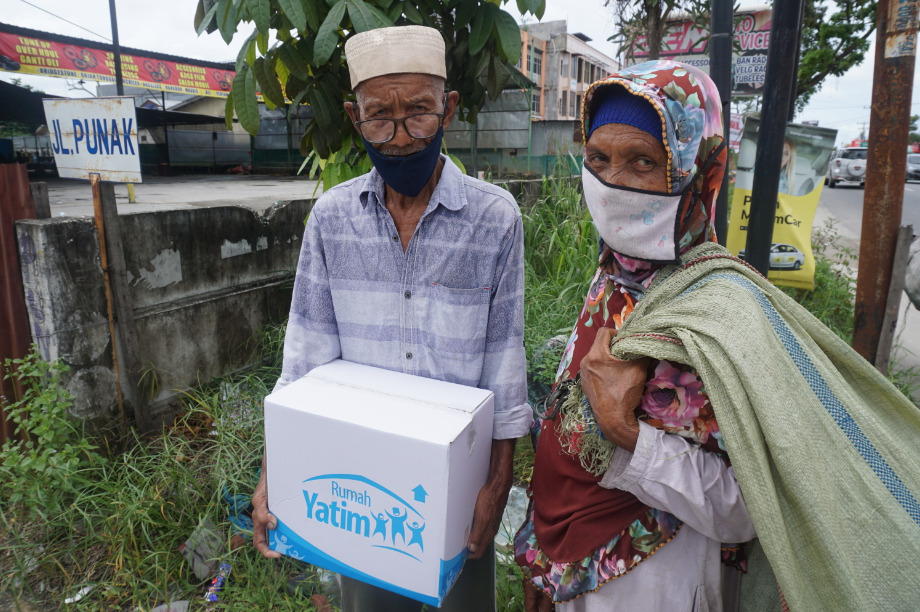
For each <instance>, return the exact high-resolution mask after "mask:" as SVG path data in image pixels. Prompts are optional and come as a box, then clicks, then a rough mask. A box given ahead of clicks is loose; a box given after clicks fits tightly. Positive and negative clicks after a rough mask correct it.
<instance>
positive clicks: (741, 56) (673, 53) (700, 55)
mask: <svg viewBox="0 0 920 612" xmlns="http://www.w3.org/2000/svg"><path fill="white" fill-rule="evenodd" d="M735 15H736V18H737V22H736V24H735V32H734V35H733V40H734V42H735V43H736V48H735V52H734V53H733V54H732V94H733V95H760V94H761V93H762V91H763V83H764V77H765V76H766V72H767V49H768V48H769V47H770V27H771V25H772V22H773V12H772V11H771V10H770V9H763V10H754V11H738V12H737V13H735ZM661 47H662V48H661V55H660V57H661V59H671V60H675V61H678V62H684V63H687V64H692V65H694V66H696V67H697V68H699V69H701V70H702V71H703V72H705V73H706V74H709V28H708V27H706V26H701V25H699V24H695V23H694V22H693V21H691V20H689V19H683V20H675V21H668V23H667V27H666V29H665V34H664V37H663V38H662V40H661ZM628 55H631V56H632V57H634V58H635V59H636V61H643V60H644V59H645V58H647V57H648V55H649V52H648V42H647V40H646V37H645V36H639V37H638V38H637V39H636V41H635V44H634V45H633V47H632V48H631V49H630V53H629V54H628Z"/></svg>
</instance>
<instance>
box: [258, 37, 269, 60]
mask: <svg viewBox="0 0 920 612" xmlns="http://www.w3.org/2000/svg"><path fill="white" fill-rule="evenodd" d="M256 47H257V48H258V49H259V53H260V54H262V55H265V54H267V53H268V34H262V33H261V32H259V33H258V34H257V35H256Z"/></svg>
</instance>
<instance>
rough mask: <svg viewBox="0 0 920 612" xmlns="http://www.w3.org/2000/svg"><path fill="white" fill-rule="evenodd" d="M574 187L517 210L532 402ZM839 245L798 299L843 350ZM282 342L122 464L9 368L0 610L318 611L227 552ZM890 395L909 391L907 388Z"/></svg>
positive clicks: (584, 254)
mask: <svg viewBox="0 0 920 612" xmlns="http://www.w3.org/2000/svg"><path fill="white" fill-rule="evenodd" d="M561 165H562V166H567V165H568V163H567V161H566V160H563V163H562V164H561ZM567 175H568V172H563V171H560V172H558V173H557V176H551V177H546V178H544V179H543V184H542V193H541V196H540V197H539V198H538V199H537V200H536V202H535V203H534V204H533V205H531V206H528V207H526V209H525V210H524V231H525V276H526V283H527V284H526V287H527V294H526V301H525V339H526V344H527V358H528V360H529V363H530V364H531V367H530V370H531V372H530V378H531V381H530V383H531V389H532V390H533V391H534V393H539V392H540V390H541V389H542V390H544V391H545V389H546V388H547V386H548V385H549V384H551V382H552V378H553V376H554V374H555V369H556V364H557V363H558V358H559V355H558V353H559V351H560V349H559V348H558V347H557V348H549V349H546V348H544V347H546V344H547V340H548V339H550V338H552V337H554V336H556V335H559V334H566V335H567V334H568V333H569V331H570V329H571V326H572V325H573V323H574V321H575V317H576V315H577V313H578V311H579V309H580V308H581V305H582V300H583V296H584V293H585V291H586V289H587V285H588V283H589V281H590V278H591V276H592V274H593V272H594V269H595V266H596V257H595V255H596V253H597V234H596V232H595V230H594V227H593V225H592V224H591V220H590V216H589V215H588V212H587V210H586V208H585V207H584V206H583V204H582V201H581V193H580V187H579V182H578V179H577V178H572V177H570V176H567ZM837 243H838V240H837V238H836V233H835V232H834V231H833V227H828V228H823V229H821V230H819V231H818V232H816V234H815V247H816V248H815V252H816V258H817V261H818V272H817V274H816V283H815V290H814V291H812V292H804V291H794V290H793V291H792V295H793V296H794V297H796V298H797V299H798V300H799V301H801V302H802V303H803V304H804V305H805V306H806V307H808V308H809V310H811V311H812V312H814V313H815V314H816V315H817V316H818V318H819V319H821V320H822V321H823V322H824V323H825V324H826V325H828V326H829V327H831V328H832V329H834V330H835V331H836V332H837V333H838V334H840V335H841V336H842V337H844V338H846V339H848V337H849V333H850V330H851V328H852V317H853V278H852V273H851V272H850V271H849V268H848V267H847V266H846V264H847V263H848V262H849V261H851V257H852V256H853V254H852V253H851V252H847V251H846V250H845V249H842V248H841V247H839V245H838V244H837ZM283 338H284V327H283V326H274V327H270V328H267V329H266V330H265V332H264V334H263V339H262V343H261V351H262V352H261V357H262V360H261V365H260V367H258V368H255V369H253V370H252V371H250V372H248V373H246V374H244V375H237V376H234V377H231V378H227V379H223V380H219V381H215V382H213V383H211V384H208V385H205V386H203V387H201V388H199V389H196V390H195V391H193V392H191V393H189V394H187V395H186V396H185V397H184V400H183V401H184V411H183V412H182V413H181V415H180V416H179V417H178V418H177V420H176V421H175V422H174V423H173V424H172V425H171V426H169V427H168V428H165V429H164V430H163V432H162V434H161V435H158V436H154V437H151V438H148V439H136V438H132V439H129V440H127V441H123V442H127V443H126V444H124V447H125V448H128V449H129V450H126V451H123V452H122V451H120V450H119V449H115V448H109V447H106V446H105V445H103V444H102V443H101V442H98V441H93V440H90V439H88V438H87V437H86V436H85V435H84V433H83V432H82V431H81V430H80V429H79V428H78V427H77V425H75V424H74V422H72V421H70V420H68V419H67V418H66V416H65V415H66V409H67V406H68V405H69V398H68V397H67V394H66V391H64V389H63V388H62V387H61V385H59V384H57V382H56V381H57V380H58V378H57V376H58V375H59V372H58V370H57V369H56V368H55V367H54V366H52V365H49V364H43V363H42V362H40V360H35V359H34V358H33V359H30V360H28V361H27V362H24V363H20V364H18V366H16V365H15V364H7V365H8V368H7V374H9V375H16V376H19V377H21V378H22V379H23V380H24V382H25V384H24V386H25V388H26V389H27V394H26V395H24V396H23V397H21V398H16V399H17V400H18V402H17V403H16V405H15V406H14V408H13V410H12V412H13V413H14V417H15V418H17V419H19V420H18V421H17V422H19V424H20V425H21V426H22V427H23V428H24V429H25V430H26V431H29V432H30V434H31V436H32V438H31V439H32V443H31V446H27V447H17V446H15V445H12V443H11V444H10V445H7V446H5V447H4V448H3V449H2V450H0V609H5V608H4V604H5V603H6V604H9V603H10V602H11V601H27V602H29V603H30V604H31V605H32V606H33V607H35V608H38V609H41V610H60V609H65V608H66V609H67V610H80V611H83V610H85V611H95V610H125V611H133V610H144V611H146V610H150V609H151V608H153V607H154V606H156V605H159V604H162V603H165V602H166V601H169V600H173V601H177V600H182V599H188V600H190V601H192V605H191V607H190V609H191V610H203V609H206V608H207V609H209V610H246V611H249V610H306V611H309V610H311V609H312V607H311V605H310V603H309V595H310V594H311V593H312V592H313V591H314V590H319V589H321V588H322V586H321V577H320V576H319V574H318V573H317V571H316V570H315V569H313V568H311V567H310V566H306V565H304V564H302V563H300V562H297V561H295V560H293V559H290V558H282V559H278V560H274V561H267V560H265V559H263V558H262V557H261V556H260V555H259V554H258V553H256V551H255V550H254V549H253V548H252V546H251V545H249V544H247V545H245V546H242V547H239V548H236V549H235V550H229V549H230V546H231V543H232V541H233V540H232V535H233V529H234V528H233V525H232V524H231V522H230V521H229V520H228V515H229V512H230V506H229V505H228V503H227V496H232V495H244V496H248V495H249V494H250V493H251V491H252V489H253V485H254V484H255V482H256V480H257V478H258V467H259V466H258V462H259V460H260V459H261V455H262V447H263V437H262V435H263V430H262V409H261V406H262V398H263V397H264V396H265V395H266V394H267V393H268V392H269V390H270V388H271V386H272V385H273V384H274V381H275V380H276V379H277V377H278V374H279V372H280V367H281V347H282V344H283ZM10 365H12V366H13V367H12V368H10V367H9V366H10ZM17 367H18V370H17ZM155 374H156V373H155V370H153V369H150V371H149V375H148V379H147V380H148V387H149V389H155V388H156V384H157V383H156V376H155ZM895 382H896V384H899V387H900V388H902V390H905V391H910V390H912V389H915V386H914V385H915V383H914V382H913V379H912V378H911V377H910V373H906V374H905V373H901V374H898V375H897V377H896V378H895ZM29 393H31V395H29ZM532 464H533V449H532V447H531V444H530V441H529V439H528V438H527V437H525V438H522V439H521V440H519V441H518V445H517V452H516V454H515V460H514V471H515V479H516V481H517V482H518V484H526V483H527V482H528V481H529V477H530V473H531V469H532ZM203 519H207V520H209V521H211V522H212V523H213V524H214V525H216V526H217V528H218V530H219V532H220V533H221V534H223V536H222V537H223V539H224V542H225V545H226V547H227V549H228V552H226V554H225V555H224V557H223V560H225V561H227V562H229V563H230V564H231V566H232V573H231V577H230V580H229V582H228V585H227V587H226V589H225V591H223V592H222V593H221V595H220V601H218V602H217V603H216V604H212V605H206V604H205V602H204V601H203V599H202V597H203V594H204V590H205V585H203V584H202V583H200V582H199V581H197V580H196V579H195V578H194V575H193V573H192V571H191V568H190V567H189V564H188V563H187V562H186V560H185V558H184V557H183V556H182V555H181V554H180V553H179V550H178V549H179V547H180V546H181V545H182V543H183V542H184V541H185V540H186V538H188V536H189V535H190V534H191V533H192V531H193V530H194V529H195V527H196V526H197V525H198V524H199V522H200V521H202V520H203ZM295 576H302V580H301V586H302V593H303V594H302V595H298V594H290V593H288V592H287V590H286V585H287V584H288V581H289V580H291V579H292V578H293V577H295ZM520 577H521V575H520V571H519V570H518V568H517V566H516V565H515V564H514V563H513V562H512V561H511V560H510V559H508V558H503V559H501V560H500V562H499V567H498V609H499V610H502V611H506V610H508V611H519V610H523V593H522V588H521V581H520ZM85 587H90V588H91V590H90V591H89V592H88V593H87V594H85V595H84V596H83V597H82V598H81V599H80V600H79V601H77V602H75V603H72V604H70V605H65V604H64V603H63V602H64V600H65V598H68V597H73V596H74V595H75V594H77V593H78V592H80V590H81V589H84V588H85ZM4 594H5V595H4Z"/></svg>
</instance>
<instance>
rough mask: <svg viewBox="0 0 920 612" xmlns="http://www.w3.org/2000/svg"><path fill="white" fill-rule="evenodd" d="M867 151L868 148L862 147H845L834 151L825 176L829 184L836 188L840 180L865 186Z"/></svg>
mask: <svg viewBox="0 0 920 612" xmlns="http://www.w3.org/2000/svg"><path fill="white" fill-rule="evenodd" d="M866 153H867V150H866V149H863V148H861V147H845V148H842V149H837V150H836V151H834V156H833V157H831V161H830V164H828V166H827V176H826V177H825V178H824V182H825V183H827V186H828V187H831V188H834V187H836V186H837V183H839V182H840V181H849V182H853V183H859V186H860V187H865V186H866Z"/></svg>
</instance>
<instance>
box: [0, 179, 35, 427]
mask: <svg viewBox="0 0 920 612" xmlns="http://www.w3.org/2000/svg"><path fill="white" fill-rule="evenodd" d="M34 218H35V204H34V203H33V202H32V195H31V193H30V191H29V176H28V173H27V172H26V167H25V165H24V164H0V364H2V363H3V361H4V360H6V359H16V358H19V357H24V356H25V355H26V353H28V352H29V345H30V343H31V338H30V335H29V319H28V316H27V313H26V305H25V300H24V299H23V293H22V278H21V276H20V274H19V249H18V248H17V246H16V231H15V229H14V227H13V223H14V222H15V221H18V220H19V219H34ZM4 374H5V372H4ZM21 391H22V390H21V389H20V388H18V385H14V384H13V382H12V381H9V380H6V379H5V378H4V380H3V387H2V397H0V443H2V442H4V441H6V440H7V439H9V438H12V437H14V435H13V432H14V430H15V428H16V427H15V424H14V423H11V422H9V421H8V420H7V415H6V407H7V405H8V403H12V402H13V401H15V400H16V398H18V397H20V395H21Z"/></svg>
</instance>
